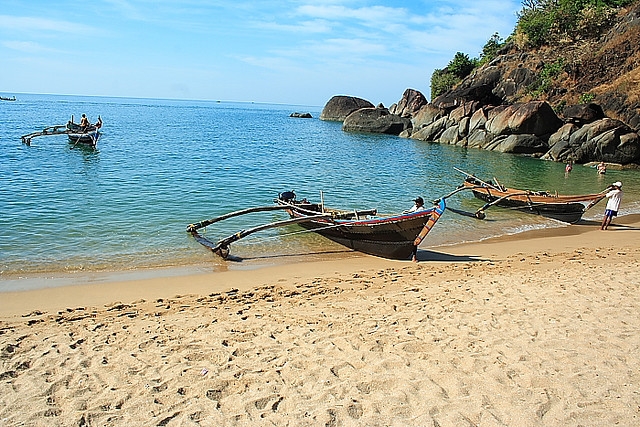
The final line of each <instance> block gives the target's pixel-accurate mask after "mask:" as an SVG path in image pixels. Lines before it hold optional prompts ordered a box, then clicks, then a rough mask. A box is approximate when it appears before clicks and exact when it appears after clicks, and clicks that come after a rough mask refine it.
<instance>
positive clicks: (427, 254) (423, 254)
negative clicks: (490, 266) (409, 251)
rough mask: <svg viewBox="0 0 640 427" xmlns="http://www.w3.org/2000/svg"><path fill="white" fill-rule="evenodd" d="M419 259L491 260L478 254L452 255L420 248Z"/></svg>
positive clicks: (452, 260)
mask: <svg viewBox="0 0 640 427" xmlns="http://www.w3.org/2000/svg"><path fill="white" fill-rule="evenodd" d="M417 258H418V261H441V262H481V261H491V260H490V259H488V258H481V257H479V256H476V255H451V254H447V253H444V252H434V251H428V250H418V255H417Z"/></svg>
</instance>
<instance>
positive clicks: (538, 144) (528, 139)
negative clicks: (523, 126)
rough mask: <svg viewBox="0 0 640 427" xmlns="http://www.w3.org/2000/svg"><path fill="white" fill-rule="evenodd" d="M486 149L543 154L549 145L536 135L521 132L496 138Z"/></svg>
mask: <svg viewBox="0 0 640 427" xmlns="http://www.w3.org/2000/svg"><path fill="white" fill-rule="evenodd" d="M484 149H486V150H493V151H500V152H502V153H512V154H528V155H532V156H541V155H543V154H544V153H545V152H547V150H548V149H549V145H548V144H547V143H546V142H545V141H543V140H542V139H540V138H538V137H537V136H536V135H532V134H519V135H508V136H500V137H498V138H495V139H493V140H492V141H491V142H490V143H489V144H487V145H486V146H485V147H484Z"/></svg>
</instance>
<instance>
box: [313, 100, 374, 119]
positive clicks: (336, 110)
mask: <svg viewBox="0 0 640 427" xmlns="http://www.w3.org/2000/svg"><path fill="white" fill-rule="evenodd" d="M361 108H374V105H373V104H372V103H370V102H369V101H367V100H366V99H362V98H357V97H355V96H346V95H336V96H334V97H332V98H331V99H330V100H329V102H327V104H326V105H325V106H324V108H323V109H322V113H321V114H320V120H327V121H334V122H342V121H344V119H346V118H347V116H348V115H349V114H351V113H353V112H354V111H356V110H359V109H361Z"/></svg>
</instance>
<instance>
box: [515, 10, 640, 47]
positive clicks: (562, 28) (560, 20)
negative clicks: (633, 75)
mask: <svg viewBox="0 0 640 427" xmlns="http://www.w3.org/2000/svg"><path fill="white" fill-rule="evenodd" d="M633 1H634V0H524V1H523V2H522V10H521V11H520V12H519V13H518V22H517V24H516V31H515V33H516V37H515V38H516V42H517V44H518V45H520V46H521V47H524V46H527V45H529V46H532V47H538V46H542V45H545V44H550V43H555V42H558V41H560V40H562V39H568V40H577V39H579V38H589V37H597V36H599V35H600V34H601V33H602V32H603V31H604V30H605V29H607V28H609V26H610V25H611V24H612V22H613V17H614V16H615V13H616V8H618V7H622V6H626V5H628V4H630V3H632V2H633Z"/></svg>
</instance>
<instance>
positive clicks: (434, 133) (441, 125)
mask: <svg viewBox="0 0 640 427" xmlns="http://www.w3.org/2000/svg"><path fill="white" fill-rule="evenodd" d="M451 124H452V123H451V121H450V120H449V117H447V116H443V117H440V118H439V119H438V120H436V121H434V122H433V123H431V124H428V125H426V126H423V127H421V128H420V129H417V130H415V129H414V131H413V133H412V134H411V138H412V139H417V140H419V141H430V142H435V141H437V140H438V138H440V135H442V132H444V131H445V129H447V128H449V127H451Z"/></svg>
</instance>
